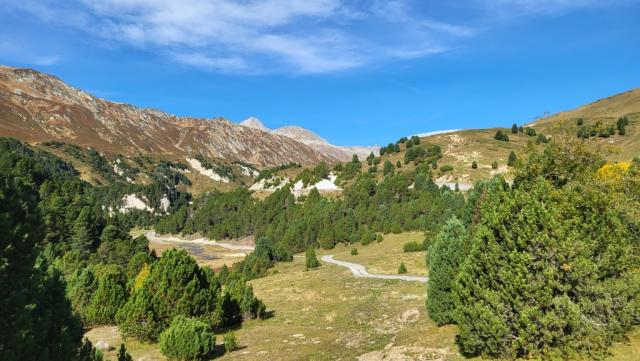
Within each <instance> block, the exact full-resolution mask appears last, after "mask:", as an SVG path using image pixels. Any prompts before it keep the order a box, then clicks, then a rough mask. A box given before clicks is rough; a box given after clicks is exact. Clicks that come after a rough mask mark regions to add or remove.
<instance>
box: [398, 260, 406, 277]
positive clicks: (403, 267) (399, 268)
mask: <svg viewBox="0 0 640 361" xmlns="http://www.w3.org/2000/svg"><path fill="white" fill-rule="evenodd" d="M405 273H407V267H405V265H404V262H400V266H398V274H400V275H403V274H405Z"/></svg>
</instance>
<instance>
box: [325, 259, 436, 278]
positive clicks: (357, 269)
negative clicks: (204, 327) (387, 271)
mask: <svg viewBox="0 0 640 361" xmlns="http://www.w3.org/2000/svg"><path fill="white" fill-rule="evenodd" d="M321 259H322V261H323V262H327V263H332V264H335V265H338V266H342V267H346V268H348V269H349V270H350V271H351V273H353V275H354V276H356V277H364V278H377V279H382V280H401V281H414V282H422V283H424V282H427V280H428V279H429V278H428V277H425V276H407V275H375V274H371V273H369V272H367V270H366V269H365V267H364V266H363V265H361V264H357V263H351V262H345V261H338V260H337V259H333V255H332V254H330V255H326V256H322V258H321Z"/></svg>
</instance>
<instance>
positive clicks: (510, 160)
mask: <svg viewBox="0 0 640 361" xmlns="http://www.w3.org/2000/svg"><path fill="white" fill-rule="evenodd" d="M517 161H518V157H517V156H516V153H515V152H514V151H511V153H509V158H508V159H507V165H508V166H509V167H513V166H515V165H516V162H517Z"/></svg>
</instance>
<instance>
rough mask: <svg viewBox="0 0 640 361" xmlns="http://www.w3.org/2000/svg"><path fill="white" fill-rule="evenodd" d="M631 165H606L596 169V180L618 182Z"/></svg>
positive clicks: (620, 163)
mask: <svg viewBox="0 0 640 361" xmlns="http://www.w3.org/2000/svg"><path fill="white" fill-rule="evenodd" d="M630 167H631V163H629V162H617V163H607V164H605V165H603V166H602V167H600V169H598V178H600V180H602V181H605V182H620V181H621V180H622V179H623V178H624V176H625V175H626V174H627V172H628V171H629V168H630Z"/></svg>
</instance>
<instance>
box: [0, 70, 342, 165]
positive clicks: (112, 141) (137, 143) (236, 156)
mask: <svg viewBox="0 0 640 361" xmlns="http://www.w3.org/2000/svg"><path fill="white" fill-rule="evenodd" d="M0 136H9V137H15V138H18V139H21V140H24V141H28V142H31V143H33V142H44V141H52V140H53V141H64V142H68V143H73V144H76V145H80V146H90V147H92V148H94V149H96V150H98V151H101V152H105V153H110V154H128V155H133V154H162V155H164V156H188V155H196V154H202V155H204V156H207V157H212V158H223V159H226V160H229V161H232V160H239V161H244V162H249V163H253V164H257V165H277V164H282V163H287V162H297V163H301V164H313V163H317V162H319V161H326V162H333V161H335V160H336V158H335V157H332V156H331V155H329V154H324V153H320V152H317V151H315V150H313V149H312V148H310V147H308V146H307V145H305V144H303V143H301V142H298V141H296V140H294V139H292V138H290V137H286V136H281V135H278V134H265V133H264V132H262V131H259V130H256V129H253V128H250V127H243V126H239V125H237V124H234V123H232V122H230V121H228V120H226V119H224V118H214V119H202V118H191V117H181V116H176V115H171V114H167V113H164V112H161V111H158V110H154V109H142V108H137V107H135V106H132V105H128V104H120V103H114V102H110V101H107V100H104V99H100V98H97V97H94V96H92V95H91V94H88V93H86V92H84V91H82V90H79V89H76V88H74V87H71V86H69V85H67V84H65V83H64V82H62V81H61V80H59V79H58V78H56V77H53V76H50V75H46V74H43V73H40V72H37V71H34V70H30V69H16V68H10V67H4V66H0Z"/></svg>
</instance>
